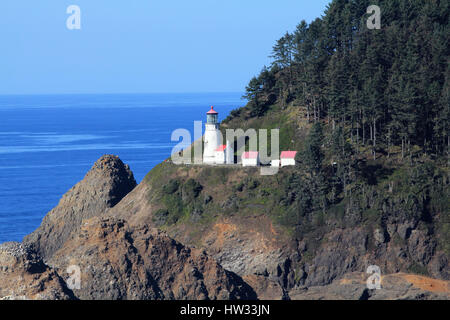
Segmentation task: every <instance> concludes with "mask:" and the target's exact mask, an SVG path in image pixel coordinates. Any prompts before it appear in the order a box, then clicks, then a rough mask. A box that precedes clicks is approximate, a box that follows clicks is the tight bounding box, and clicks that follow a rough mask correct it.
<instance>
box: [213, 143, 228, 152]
mask: <svg viewBox="0 0 450 320" xmlns="http://www.w3.org/2000/svg"><path fill="white" fill-rule="evenodd" d="M226 148H227V145H226V144H223V145H221V146H219V147H218V148H217V149H216V151H223V150H225V149H226Z"/></svg>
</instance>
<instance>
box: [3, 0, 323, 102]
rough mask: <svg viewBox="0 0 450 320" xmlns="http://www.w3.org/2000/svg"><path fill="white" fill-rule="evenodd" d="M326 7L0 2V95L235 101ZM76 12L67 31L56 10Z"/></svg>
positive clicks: (211, 1)
mask: <svg viewBox="0 0 450 320" xmlns="http://www.w3.org/2000/svg"><path fill="white" fill-rule="evenodd" d="M329 2H330V1H329V0H314V1H312V0H172V1H168V0H127V1H118V0H117V1H116V0H70V1H66V0H39V1H31V0H1V1H0V40H1V45H0V94H47V93H57V94H59V93H134V92H139V93H150V92H226V91H229V92H230V91H243V90H244V88H245V85H246V84H247V83H248V80H249V79H250V78H251V77H252V76H253V75H255V74H257V73H258V72H259V71H260V70H261V68H262V67H263V65H265V64H266V65H268V64H269V63H270V59H269V58H268V55H269V54H270V53H271V49H272V46H273V44H274V42H275V40H276V39H278V38H280V37H281V36H282V35H283V33H284V32H286V31H287V30H289V31H291V30H293V29H294V28H295V26H296V25H297V24H298V23H299V22H300V21H301V20H302V19H305V20H306V21H307V22H310V21H311V20H313V19H314V18H316V17H319V16H321V15H322V13H323V11H324V9H325V7H326V5H327V4H328V3H329ZM71 4H76V5H78V6H80V8H81V30H72V31H71V30H68V29H67V28H66V20H67V17H68V16H69V15H68V14H66V8H67V7H68V6H69V5H71Z"/></svg>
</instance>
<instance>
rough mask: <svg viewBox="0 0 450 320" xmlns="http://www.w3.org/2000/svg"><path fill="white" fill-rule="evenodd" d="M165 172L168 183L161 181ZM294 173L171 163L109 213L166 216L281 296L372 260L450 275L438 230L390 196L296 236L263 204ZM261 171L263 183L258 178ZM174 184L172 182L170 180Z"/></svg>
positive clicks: (138, 218)
mask: <svg viewBox="0 0 450 320" xmlns="http://www.w3.org/2000/svg"><path fill="white" fill-rule="evenodd" d="M160 177H164V180H165V181H166V183H165V184H163V185H161V182H160V181H161V180H160V179H159V178H160ZM219 178H220V179H222V180H221V181H220V183H218V182H217V180H218V179H219ZM288 178H289V177H288V176H281V177H279V178H277V177H275V178H273V179H272V180H268V178H260V177H259V176H258V175H257V173H256V174H254V173H253V176H252V172H251V171H250V170H245V169H242V170H240V171H239V172H235V173H233V169H229V170H228V171H224V170H222V169H220V168H216V169H215V168H207V167H198V168H192V167H183V166H174V165H171V164H167V163H165V164H163V165H160V166H159V167H158V168H155V169H154V171H152V172H151V173H150V174H149V175H148V177H147V179H146V180H145V181H144V182H142V183H141V184H140V185H139V186H138V187H137V188H136V189H134V190H133V191H132V192H130V193H129V194H128V195H127V196H126V197H125V198H124V199H123V201H121V202H120V203H119V204H118V205H117V206H116V207H115V208H113V209H111V210H110V211H109V212H108V215H112V216H114V217H117V218H124V219H127V221H129V222H130V224H132V225H134V224H137V223H140V222H143V221H145V222H146V223H148V224H150V225H153V226H155V227H158V226H160V225H161V223H162V224H163V225H164V227H165V229H166V230H167V232H168V234H169V235H170V236H171V237H173V238H175V239H177V240H178V241H180V242H181V243H184V244H186V245H189V246H193V245H195V246H198V247H201V248H204V249H205V250H206V251H207V252H208V254H210V255H211V256H212V257H213V258H215V259H216V260H217V261H218V262H219V263H220V264H221V265H222V266H223V267H224V268H225V269H227V270H230V271H233V272H235V273H236V274H238V275H239V276H241V277H243V278H244V279H246V280H247V281H249V283H251V284H252V286H253V288H254V289H255V291H256V292H257V293H258V296H261V297H273V294H274V292H277V294H276V296H277V298H278V299H281V298H287V297H289V295H290V293H289V292H290V291H291V290H294V289H295V288H297V287H299V286H300V287H302V286H306V287H317V286H326V285H330V284H331V283H333V281H335V280H336V279H340V278H342V277H344V276H345V275H346V274H348V273H349V272H365V271H366V268H367V267H368V266H369V265H373V264H375V265H378V266H380V268H381V269H382V273H383V274H393V273H398V272H410V273H427V274H428V276H430V277H435V278H440V279H445V280H448V279H449V276H450V275H449V274H448V257H447V256H446V254H445V252H444V251H443V250H442V247H441V248H440V247H439V246H438V243H437V237H436V234H435V233H433V232H432V230H431V229H430V227H429V226H428V227H427V225H426V224H424V222H423V221H422V220H421V217H420V215H419V216H418V215H414V214H411V212H409V211H407V209H406V208H405V205H404V204H402V203H400V204H393V203H389V202H387V201H385V202H384V203H385V204H384V205H383V206H381V208H380V211H379V212H376V211H375V210H372V211H371V212H373V214H372V215H371V216H369V220H368V219H367V217H366V216H367V215H368V214H367V209H365V210H363V209H361V208H358V207H356V206H355V205H351V204H349V205H348V206H347V207H345V208H344V210H342V211H343V212H342V215H340V216H335V215H334V214H333V213H330V214H328V213H327V215H326V217H325V218H324V219H323V221H322V222H320V223H319V222H317V217H316V216H314V215H312V216H310V217H309V216H305V217H302V218H301V219H300V222H299V223H298V228H304V229H305V230H306V231H304V232H303V233H302V234H301V235H300V236H298V237H294V236H292V235H290V234H289V233H287V232H286V229H283V228H282V227H280V225H279V224H278V225H277V224H276V223H275V221H276V217H273V216H274V214H273V213H272V212H271V209H270V208H267V207H266V206H264V205H260V204H258V203H259V202H261V201H265V200H266V199H265V198H269V199H270V200H273V199H275V202H276V197H277V195H275V194H268V193H267V191H266V190H268V189H269V190H272V192H276V191H277V189H280V188H281V186H280V185H279V184H278V181H277V180H279V181H283V180H287V179H288ZM191 179H194V180H195V181H198V183H199V184H200V185H201V186H202V190H201V192H200V193H199V194H198V196H197V197H196V198H195V197H193V198H192V199H189V197H188V196H187V195H186V191H185V190H186V186H187V181H190V180H191ZM258 179H259V180H260V182H259V184H258V182H256V183H255V181H258ZM263 179H265V180H263ZM173 181H177V183H173ZM246 181H249V182H248V183H247V182H246ZM243 182H244V183H243ZM250 182H252V183H250ZM269 183H272V185H270V184H269ZM242 184H244V186H243V187H242ZM168 185H170V187H171V188H165V187H164V186H168ZM234 186H237V187H236V188H235V187H234ZM246 188H247V189H248V192H246V190H245V189H246ZM242 189H243V190H244V191H241V190H242ZM211 195H212V196H211ZM295 196H296V195H295V194H294V195H293V197H295ZM283 201H284V200H283ZM178 206H179V207H181V208H183V210H182V212H180V214H181V215H182V217H183V219H182V221H179V220H178V221H176V222H175V223H174V222H173V221H175V220H174V219H173V220H170V219H171V214H172V213H173V212H176V210H178V208H179V207H178ZM416 211H419V210H418V209H417V210H416ZM442 214H445V213H442ZM271 216H272V217H271ZM374 217H376V218H377V219H379V220H381V222H380V221H375V219H373V218H374ZM178 219H179V218H178ZM370 219H373V220H374V221H372V220H370ZM432 219H433V220H434V221H436V222H435V224H436V225H437V224H438V223H437V222H438V221H442V220H443V219H442V218H441V217H440V216H439V215H438V214H436V215H434V216H433V217H432Z"/></svg>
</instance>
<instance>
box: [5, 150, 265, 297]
mask: <svg viewBox="0 0 450 320" xmlns="http://www.w3.org/2000/svg"><path fill="white" fill-rule="evenodd" d="M135 185H136V182H135V180H134V178H133V174H132V173H131V171H130V169H129V168H128V166H127V165H124V164H123V162H122V161H121V160H120V159H119V158H118V157H115V156H104V157H102V158H100V159H99V160H98V161H97V162H96V163H95V164H94V166H93V167H92V169H91V170H90V171H89V172H88V173H87V175H86V177H85V178H84V179H83V180H82V181H81V182H80V183H78V184H77V185H76V186H74V187H73V188H72V189H71V190H69V191H68V192H67V194H65V195H64V196H63V198H62V199H61V201H60V203H59V205H58V206H57V207H56V208H54V209H53V210H52V211H51V212H49V214H48V215H47V216H46V217H45V219H44V221H43V223H42V225H41V226H40V227H39V228H38V229H37V230H36V231H35V232H33V233H32V234H31V235H29V236H27V237H26V238H25V239H24V242H23V244H20V243H6V244H3V245H1V246H0V298H3V299H192V300H197V299H256V297H257V296H256V294H255V292H254V290H253V289H252V288H251V287H250V286H249V285H248V284H247V283H246V282H244V281H243V280H242V278H241V277H239V276H237V275H236V274H234V273H232V272H230V271H227V270H225V269H224V268H223V267H222V266H220V265H219V264H218V263H217V262H216V261H215V260H214V259H213V258H211V257H210V256H208V255H207V254H206V252H205V251H204V250H199V249H190V248H188V247H185V246H184V245H182V244H181V243H179V242H177V241H175V240H173V239H171V238H170V237H168V236H167V235H166V234H165V233H163V232H161V231H158V230H156V229H152V228H150V227H149V226H148V225H146V224H145V223H141V224H137V223H136V224H134V225H133V226H130V225H129V224H128V223H127V222H126V221H125V220H123V219H117V218H102V217H101V216H105V215H106V214H107V211H108V210H109V209H110V208H111V207H113V206H114V205H116V204H117V203H118V202H119V201H120V200H121V199H122V198H123V197H124V196H125V195H126V194H127V193H129V192H130V191H131V190H132V189H133V188H134V187H135ZM43 257H44V258H45V262H44V260H43V259H42V258H43ZM71 266H76V267H77V268H79V270H80V276H81V279H80V280H81V283H80V284H81V287H80V288H79V289H78V288H74V289H73V291H72V290H70V289H68V285H67V284H66V281H68V280H69V278H70V275H69V274H68V268H69V267H71Z"/></svg>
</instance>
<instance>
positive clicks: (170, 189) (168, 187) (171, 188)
mask: <svg viewBox="0 0 450 320" xmlns="http://www.w3.org/2000/svg"><path fill="white" fill-rule="evenodd" d="M179 187H180V182H179V181H178V180H176V179H171V180H170V181H169V182H168V183H167V184H165V185H164V186H163V192H164V193H165V194H173V193H175V192H177V190H178V188H179Z"/></svg>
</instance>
